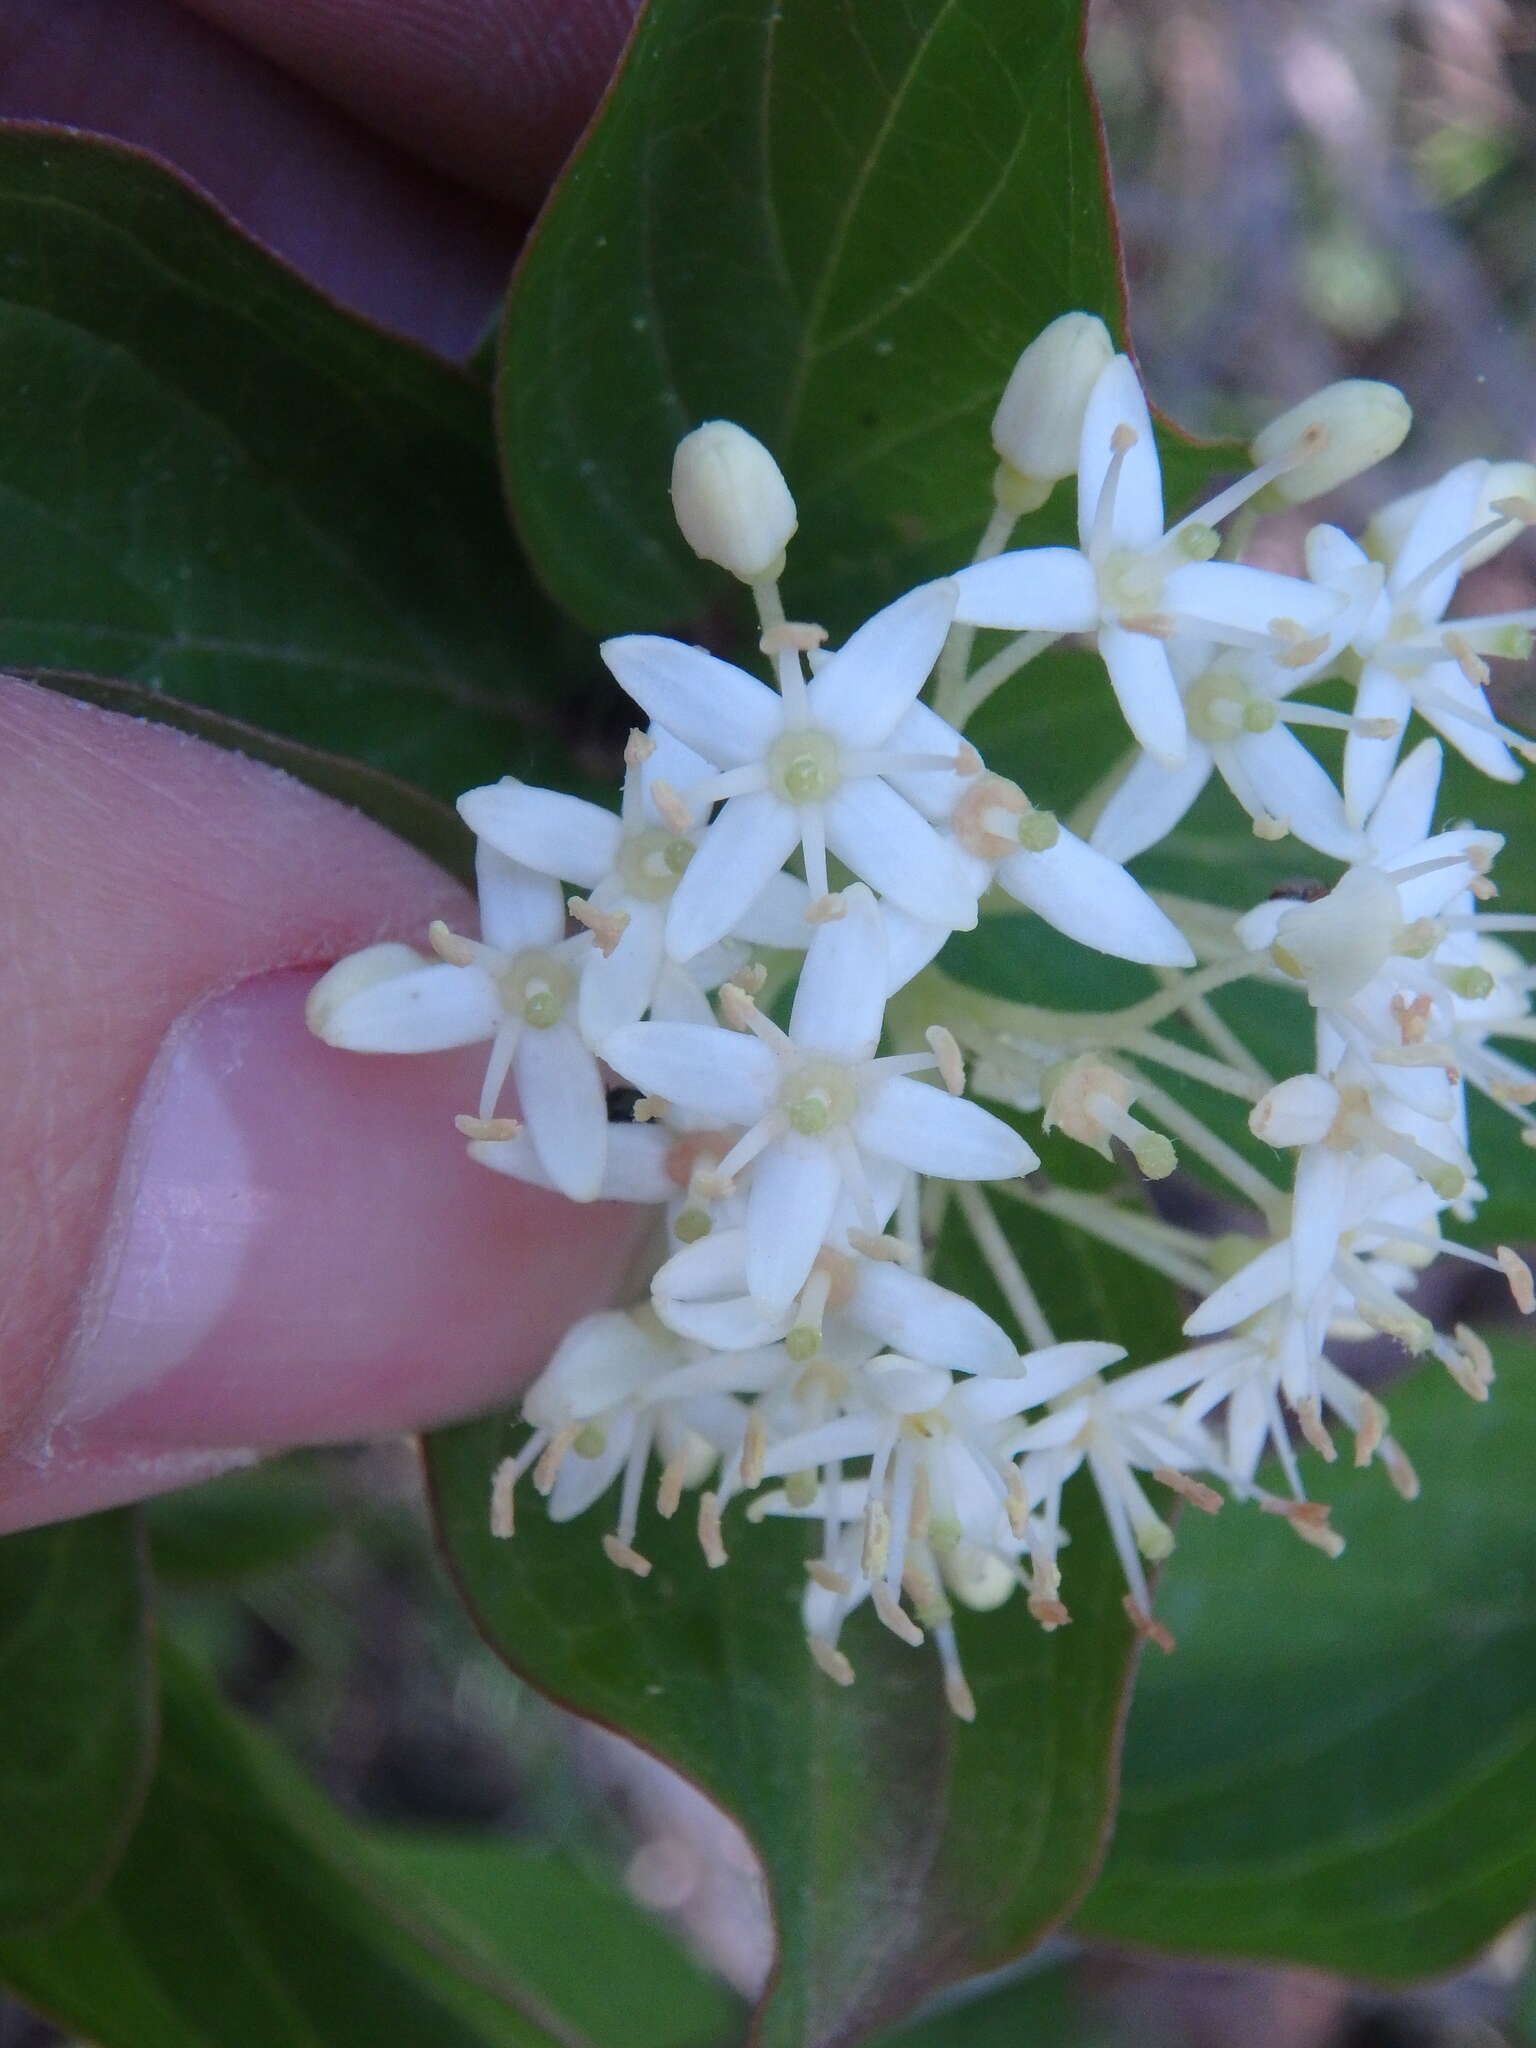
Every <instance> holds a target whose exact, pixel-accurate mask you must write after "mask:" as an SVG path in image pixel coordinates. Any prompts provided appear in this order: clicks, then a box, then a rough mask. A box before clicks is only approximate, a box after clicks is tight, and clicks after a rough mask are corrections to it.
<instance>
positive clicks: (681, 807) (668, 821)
mask: <svg viewBox="0 0 1536 2048" xmlns="http://www.w3.org/2000/svg"><path fill="white" fill-rule="evenodd" d="M651 802H652V803H653V804H654V805H655V807H656V815H657V817H658V818H660V820H661V822H662V823H663V825H665V826H666V828H667V830H668V831H669V832H672V833H675V834H676V835H677V837H678V838H679V839H682V838H686V836H687V835H688V833H690V832H691V831H692V830H693V815H692V813H691V812H690V811H689V809H688V806H687V804H685V803H684V801H683V799H682V798H681V797H680V796H679V795H678V793H677V791H676V790H675V789H674V788H673V787H672V785H671V783H670V782H667V781H664V780H663V779H662V777H661V776H659V775H658V776H657V778H656V780H655V781H654V782H653V783H652V784H651Z"/></svg>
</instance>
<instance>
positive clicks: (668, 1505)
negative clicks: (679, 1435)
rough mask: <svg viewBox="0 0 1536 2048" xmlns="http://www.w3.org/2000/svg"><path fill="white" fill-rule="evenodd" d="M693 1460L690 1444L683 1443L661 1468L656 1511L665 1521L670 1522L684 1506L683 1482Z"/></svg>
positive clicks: (657, 1487)
mask: <svg viewBox="0 0 1536 2048" xmlns="http://www.w3.org/2000/svg"><path fill="white" fill-rule="evenodd" d="M691 1462H692V1458H691V1454H690V1452H689V1448H688V1445H687V1444H683V1445H681V1446H680V1447H679V1448H678V1449H677V1450H675V1451H674V1452H673V1453H672V1455H671V1457H670V1458H668V1460H667V1462H666V1464H665V1465H663V1466H662V1468H661V1478H660V1480H659V1481H658V1482H657V1486H656V1512H657V1514H658V1515H660V1516H661V1517H662V1518H663V1520H664V1521H668V1522H670V1521H671V1519H672V1517H673V1516H674V1515H675V1514H676V1513H677V1511H678V1509H679V1508H680V1507H681V1506H682V1501H683V1482H684V1480H685V1479H686V1478H687V1476H688V1467H689V1465H690V1463H691Z"/></svg>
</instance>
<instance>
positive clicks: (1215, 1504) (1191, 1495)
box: [1152, 1465, 1222, 1515]
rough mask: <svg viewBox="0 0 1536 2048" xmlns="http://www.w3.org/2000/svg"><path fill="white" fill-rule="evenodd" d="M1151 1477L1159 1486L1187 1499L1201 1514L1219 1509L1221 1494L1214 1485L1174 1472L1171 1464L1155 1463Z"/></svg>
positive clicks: (1185, 1473)
mask: <svg viewBox="0 0 1536 2048" xmlns="http://www.w3.org/2000/svg"><path fill="white" fill-rule="evenodd" d="M1152 1477H1153V1478H1154V1479H1155V1480H1156V1481H1157V1483H1158V1485H1159V1486H1166V1487H1167V1489H1168V1491H1169V1492H1170V1493H1176V1494H1177V1495H1178V1496H1179V1498H1180V1500H1187V1501H1188V1502H1189V1504H1190V1506H1191V1507H1192V1508H1198V1509H1199V1510H1200V1512H1201V1514H1203V1515H1214V1514H1218V1513H1220V1511H1221V1506H1222V1500H1221V1495H1220V1494H1219V1493H1218V1492H1217V1491H1216V1489H1215V1487H1214V1486H1205V1485H1202V1484H1201V1482H1200V1481H1199V1480H1198V1479H1192V1478H1191V1477H1190V1475H1189V1473H1187V1472H1176V1471H1175V1470H1174V1468H1173V1467H1172V1466H1171V1465H1157V1466H1155V1467H1154V1468H1153V1472H1152Z"/></svg>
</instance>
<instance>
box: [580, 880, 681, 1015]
mask: <svg viewBox="0 0 1536 2048" xmlns="http://www.w3.org/2000/svg"><path fill="white" fill-rule="evenodd" d="M628 909H629V923H628V924H627V925H626V926H625V928H624V932H623V935H622V936H621V938H620V939H619V943H618V944H617V945H616V946H615V947H614V949H613V951H612V952H611V953H609V954H608V955H607V956H606V957H604V955H603V954H602V953H601V952H600V951H599V950H598V948H597V947H596V946H594V947H593V948H592V950H591V952H590V953H589V954H588V955H587V957H586V959H585V960H583V962H582V964H581V989H580V993H579V995H578V997H577V1007H576V1014H577V1018H578V1020H579V1022H580V1025H581V1035H582V1037H583V1038H584V1039H585V1040H586V1041H587V1043H588V1045H590V1046H591V1047H592V1048H593V1050H594V1051H600V1050H601V1049H602V1046H603V1042H604V1040H605V1039H608V1038H610V1037H611V1036H612V1035H613V1033H614V1032H615V1031H617V1030H618V1028H619V1026H620V1025H621V1024H638V1023H639V1021H640V1019H641V1018H642V1017H643V1016H644V1015H645V1013H646V1011H647V1010H648V1009H649V1008H650V1006H651V999H652V997H653V996H654V995H655V993H656V984H657V981H658V980H659V979H660V977H661V970H662V966H663V963H664V962H665V960H666V948H665V945H664V944H663V938H664V934H665V932H666V922H667V920H666V913H665V912H664V911H663V909H662V907H661V905H660V904H659V903H631V904H630V905H629V906H628Z"/></svg>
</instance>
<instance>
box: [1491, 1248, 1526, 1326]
mask: <svg viewBox="0 0 1536 2048" xmlns="http://www.w3.org/2000/svg"><path fill="white" fill-rule="evenodd" d="M1493 1255H1494V1257H1495V1258H1496V1259H1497V1260H1498V1262H1499V1270H1500V1272H1502V1273H1503V1275H1504V1277H1505V1279H1506V1280H1507V1281H1508V1282H1509V1291H1510V1293H1511V1294H1512V1295H1513V1296H1514V1297H1515V1307H1516V1308H1517V1309H1519V1311H1520V1313H1521V1315H1523V1316H1529V1315H1536V1285H1533V1283H1532V1280H1531V1269H1530V1267H1529V1266H1528V1265H1527V1264H1526V1263H1525V1261H1524V1259H1522V1258H1521V1257H1520V1255H1519V1253H1518V1252H1513V1251H1511V1250H1510V1248H1509V1246H1508V1245H1507V1244H1501V1245H1496V1246H1495V1247H1494V1254H1493Z"/></svg>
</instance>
